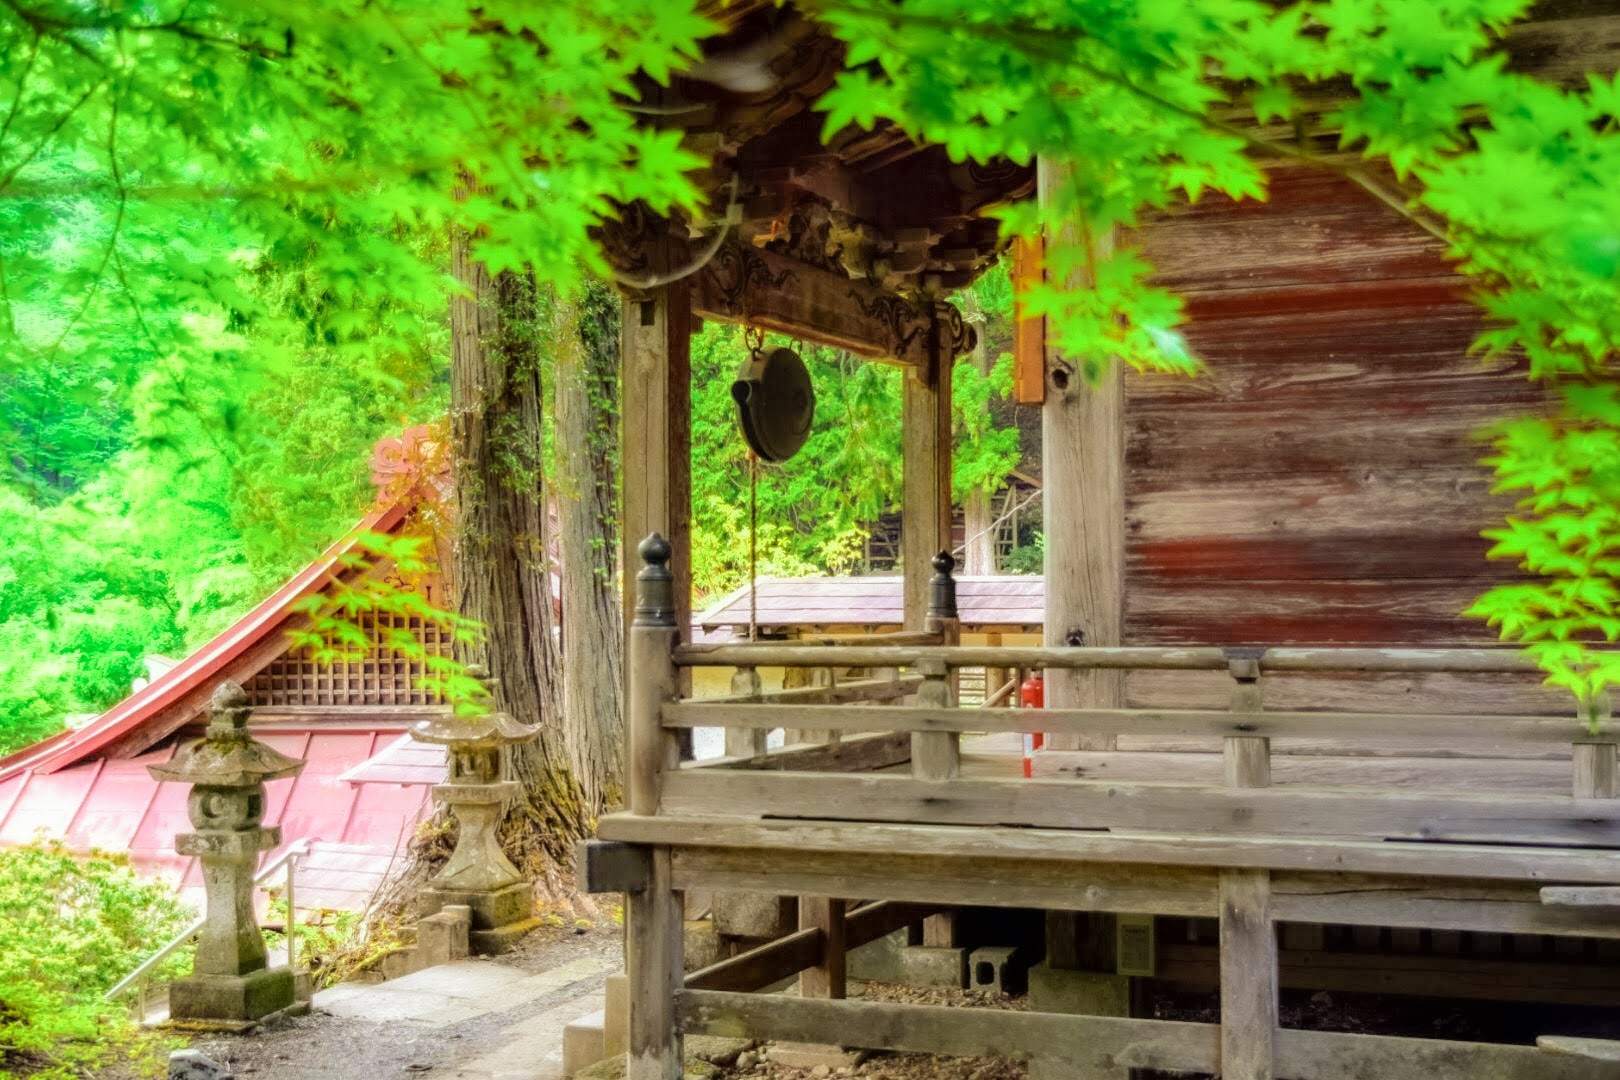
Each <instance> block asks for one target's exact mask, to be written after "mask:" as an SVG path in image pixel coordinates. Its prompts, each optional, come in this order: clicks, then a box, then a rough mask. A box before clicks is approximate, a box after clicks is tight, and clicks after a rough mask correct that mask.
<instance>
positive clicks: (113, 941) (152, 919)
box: [0, 841, 190, 1078]
mask: <svg viewBox="0 0 1620 1080" xmlns="http://www.w3.org/2000/svg"><path fill="white" fill-rule="evenodd" d="M189 919H190V913H189V912H188V911H187V910H186V909H185V908H184V907H183V906H182V905H181V904H180V902H179V901H178V900H177V899H176V897H175V895H174V893H173V890H172V889H171V888H170V887H169V886H167V885H166V884H164V883H162V882H156V881H146V880H143V879H141V878H138V877H136V876H135V874H134V873H133V872H132V871H131V870H130V868H129V863H128V860H127V859H125V858H123V857H122V856H113V855H106V854H102V853H93V854H92V855H90V856H89V857H88V858H81V857H79V856H76V855H74V854H73V853H72V852H70V851H68V850H67V848H65V847H64V846H63V845H62V844H61V843H60V842H59V841H46V842H41V843H36V844H30V845H28V846H25V847H20V848H13V849H10V850H0V942H4V943H5V947H4V948H3V949H0V1078H8V1077H12V1076H36V1077H41V1078H45V1077H68V1076H83V1075H85V1074H86V1072H88V1071H90V1070H92V1069H94V1068H95V1067H96V1066H97V1065H98V1064H99V1063H101V1062H102V1061H103V1059H104V1058H106V1057H107V1056H108V1054H109V1052H110V1051H113V1050H117V1051H118V1056H119V1057H120V1058H123V1059H125V1061H126V1062H127V1063H128V1065H129V1067H130V1068H131V1069H132V1070H133V1071H135V1072H143V1071H149V1070H150V1069H155V1068H156V1067H157V1065H158V1064H159V1062H158V1060H157V1058H156V1056H155V1052H156V1050H157V1049H158V1048H157V1047H156V1045H155V1044H154V1043H153V1042H152V1040H150V1039H147V1038H144V1037H141V1036H139V1035H138V1034H137V1032H136V1030H135V1028H134V1025H133V1024H132V1023H131V1021H130V1019H129V1017H128V1015H127V1014H126V1013H125V1012H124V1009H123V1007H122V1006H121V1005H118V1004H107V1003H104V1002H103V1001H102V1000H101V996H102V994H104V993H105V992H106V991H107V990H109V989H111V988H112V986H113V985H114V984H115V983H117V981H118V980H119V979H121V978H123V977H124V976H125V975H127V974H128V973H129V972H130V971H132V970H134V968H135V966H136V965H137V964H139V963H140V962H141V961H142V960H144V959H145V958H146V957H147V956H148V955H150V954H151V952H152V951H153V949H154V948H155V947H156V946H157V945H158V944H160V943H162V942H164V941H167V940H168V939H169V938H170V937H172V936H173V935H174V934H176V933H177V932H179V931H180V930H181V929H183V928H184V926H185V924H186V923H187V922H188V921H189Z"/></svg>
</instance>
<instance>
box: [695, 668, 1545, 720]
mask: <svg viewBox="0 0 1620 1080" xmlns="http://www.w3.org/2000/svg"><path fill="white" fill-rule="evenodd" d="M743 670H752V669H741V670H739V672H738V674H739V675H740V674H741V673H742V671H743ZM758 677H759V676H758V673H757V672H755V675H754V680H755V681H756V682H757V680H758ZM749 685H753V684H752V683H750V684H749ZM920 685H922V679H921V678H920V677H918V676H907V677H906V678H903V679H898V680H896V679H856V680H854V681H853V682H842V683H838V684H837V685H836V686H795V687H793V688H792V689H790V690H772V691H769V692H766V691H763V690H758V689H754V690H750V689H747V688H746V687H745V688H743V689H739V688H738V687H739V682H738V679H737V677H736V676H733V678H732V684H731V694H730V696H728V697H721V698H700V699H699V701H701V702H702V703H703V704H705V705H711V704H712V705H735V704H738V703H746V704H747V705H748V707H750V708H761V707H764V708H775V707H776V706H778V705H834V704H841V703H843V702H847V701H892V700H893V699H895V698H903V697H909V696H911V695H912V694H914V693H916V692H917V687H918V686H920ZM693 704H696V702H693ZM677 708H679V707H678V706H677ZM884 711H885V712H886V711H888V710H884ZM672 715H679V714H678V713H673V714H672ZM760 719H762V720H768V719H770V717H769V716H762V717H760ZM671 726H672V727H691V726H703V727H706V726H708V724H707V722H704V723H703V724H700V725H689V724H672V725H671ZM772 726H773V727H774V726H776V725H774V724H773V725H772ZM790 726H791V725H790ZM874 726H877V725H874ZM1566 727H1567V725H1566ZM841 730H845V731H848V730H852V729H850V728H843V729H841ZM1565 734H1566V735H1567V734H1568V732H1567V730H1566V732H1565Z"/></svg>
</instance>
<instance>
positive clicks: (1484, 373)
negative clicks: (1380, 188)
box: [1125, 169, 1539, 646]
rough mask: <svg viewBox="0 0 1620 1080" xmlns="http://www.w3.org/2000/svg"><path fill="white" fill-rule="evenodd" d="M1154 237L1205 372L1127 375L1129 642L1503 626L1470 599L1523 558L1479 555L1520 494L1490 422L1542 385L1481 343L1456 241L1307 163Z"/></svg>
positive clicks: (1440, 640)
mask: <svg viewBox="0 0 1620 1080" xmlns="http://www.w3.org/2000/svg"><path fill="white" fill-rule="evenodd" d="M1138 242H1140V243H1141V244H1142V245H1143V247H1144V249H1145V251H1146V252H1147V254H1148V255H1149V257H1150V258H1151V259H1152V260H1153V262H1154V263H1155V265H1156V266H1158V267H1159V268H1160V271H1161V276H1162V279H1163V281H1164V282H1165V283H1166V284H1168V285H1170V286H1172V287H1174V288H1175V289H1177V290H1179V291H1180V292H1181V293H1182V294H1183V295H1185V296H1187V298H1188V301H1189V303H1188V312H1189V315H1190V320H1191V321H1190V326H1189V327H1188V337H1189V339H1190V341H1191V343H1192V345H1193V347H1194V349H1195V351H1196V352H1197V353H1198V355H1200V356H1201V357H1202V358H1204V360H1205V361H1206V362H1207V363H1208V366H1209V372H1208V374H1207V375H1206V376H1204V377H1202V378H1198V379H1172V378H1167V377H1159V376H1133V377H1132V378H1130V379H1129V381H1128V383H1127V391H1126V393H1127V403H1126V444H1127V449H1126V466H1125V468H1126V560H1127V569H1126V583H1127V584H1126V590H1125V617H1126V641H1127V642H1128V643H1130V644H1180V643H1199V644H1222V645H1240V644H1256V645H1258V644H1283V643H1288V644H1302V645H1307V644H1308V645H1423V646H1440V645H1470V644H1483V643H1490V642H1492V641H1494V640H1495V636H1494V634H1493V632H1492V631H1490V630H1489V629H1488V628H1487V627H1485V626H1484V625H1483V624H1482V623H1480V622H1478V621H1477V620H1473V619H1464V618H1462V617H1460V612H1461V611H1462V609H1463V608H1464V607H1466V606H1467V605H1468V603H1469V602H1470V601H1471V600H1472V598H1474V597H1475V596H1477V595H1478V594H1479V593H1480V592H1481V591H1482V590H1483V589H1485V588H1486V587H1488V586H1489V585H1490V584H1491V583H1493V582H1495V581H1499V580H1502V579H1503V578H1505V577H1508V576H1511V575H1512V574H1513V573H1515V571H1514V568H1513V567H1511V566H1504V565H1501V564H1489V563H1487V562H1486V561H1485V558H1484V555H1485V551H1486V548H1487V547H1488V543H1487V542H1486V541H1485V540H1483V539H1481V537H1480V535H1479V534H1480V530H1481V529H1483V528H1485V527H1487V526H1489V525H1491V524H1492V523H1494V522H1497V521H1500V520H1501V515H1502V513H1503V512H1504V510H1505V509H1507V508H1508V506H1509V505H1510V504H1509V502H1508V501H1507V500H1505V499H1504V498H1502V497H1499V496H1492V495H1491V494H1490V476H1489V473H1488V471H1487V470H1486V469H1484V468H1482V467H1481V466H1479V465H1478V464H1476V462H1477V459H1478V458H1479V457H1480V456H1481V453H1482V448H1481V445H1480V444H1479V443H1478V442H1477V441H1475V440H1474V439H1473V438H1472V436H1473V435H1474V433H1475V432H1477V431H1478V430H1479V428H1480V427H1481V426H1482V425H1484V424H1486V423H1489V422H1490V421H1493V420H1497V419H1500V418H1502V417H1505V416H1508V415H1512V414H1515V413H1518V412H1522V411H1529V410H1534V409H1535V408H1537V407H1538V402H1539V394H1538V392H1537V391H1536V390H1535V389H1533V388H1532V387H1531V385H1530V384H1529V383H1528V382H1527V381H1526V379H1525V378H1524V374H1523V371H1522V370H1520V369H1518V368H1517V367H1516V366H1515V365H1512V364H1506V363H1503V364H1495V365H1484V364H1482V363H1481V362H1480V361H1479V360H1477V359H1475V358H1473V357H1470V356H1468V355H1467V350H1468V347H1469V345H1470V343H1471V342H1472V340H1473V338H1474V336H1475V334H1476V333H1477V332H1478V330H1479V327H1480V322H1481V317H1480V314H1479V311H1478V309H1477V308H1476V307H1475V306H1474V305H1473V304H1472V303H1470V302H1469V300H1468V295H1467V294H1468V287H1467V283H1466V282H1465V281H1464V280H1463V279H1462V278H1461V277H1460V276H1459V275H1457V274H1456V273H1454V272H1453V271H1452V269H1451V268H1450V267H1449V266H1448V264H1447V263H1446V261H1445V260H1444V259H1443V257H1442V254H1441V250H1440V245H1439V243H1438V242H1437V241H1435V240H1433V239H1432V238H1431V237H1429V236H1428V235H1426V234H1425V233H1423V232H1421V231H1420V230H1418V229H1417V228H1415V227H1413V226H1412V225H1410V224H1408V223H1407V222H1406V221H1405V220H1404V219H1402V218H1401V217H1399V216H1398V215H1396V214H1395V213H1394V212H1393V211H1391V210H1389V209H1388V208H1386V207H1384V206H1383V205H1381V204H1380V203H1378V202H1376V201H1375V200H1373V199H1372V198H1371V197H1369V196H1367V195H1366V194H1364V193H1363V192H1362V191H1361V190H1360V189H1358V188H1357V187H1355V186H1354V185H1352V184H1350V183H1348V182H1346V181H1344V180H1341V179H1339V178H1337V177H1334V176H1331V175H1328V174H1326V173H1322V172H1317V171H1308V170H1304V169H1290V170H1284V171H1281V172H1279V173H1278V174H1276V175H1275V177H1274V180H1273V186H1272V196H1271V200H1270V202H1269V203H1265V204H1257V203H1252V202H1251V203H1245V204H1241V205H1236V204H1233V203H1231V202H1229V201H1227V200H1224V199H1220V198H1205V199H1204V200H1202V201H1201V202H1200V203H1199V204H1198V205H1197V206H1195V207H1192V208H1190V209H1187V210H1184V211H1181V212H1178V213H1175V214H1171V215H1167V216H1166V217H1165V218H1163V219H1162V220H1160V221H1158V222H1157V223H1155V224H1153V225H1151V226H1149V227H1147V228H1146V229H1144V230H1143V231H1142V233H1141V234H1140V235H1139V236H1138Z"/></svg>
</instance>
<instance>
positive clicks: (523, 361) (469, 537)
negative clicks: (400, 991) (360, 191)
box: [450, 236, 587, 878]
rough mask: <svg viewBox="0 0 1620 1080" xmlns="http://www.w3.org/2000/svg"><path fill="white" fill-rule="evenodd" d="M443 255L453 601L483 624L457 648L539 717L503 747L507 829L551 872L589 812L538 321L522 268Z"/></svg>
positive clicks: (513, 706)
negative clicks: (567, 689) (562, 619)
mask: <svg viewBox="0 0 1620 1080" xmlns="http://www.w3.org/2000/svg"><path fill="white" fill-rule="evenodd" d="M451 258H452V267H453V270H454V273H455V275H456V277H457V279H458V280H459V281H460V282H461V283H462V284H463V285H464V286H465V287H466V291H467V295H462V296H457V297H456V298H455V299H454V300H453V301H452V303H451V308H450V333H451V366H450V383H451V397H450V402H451V404H450V426H451V440H452V443H453V446H454V460H455V502H454V505H455V522H454V526H453V536H454V540H453V544H452V561H453V563H454V571H455V572H454V573H453V575H452V577H453V580H454V589H455V594H456V608H457V610H458V611H459V612H460V613H461V614H462V615H463V616H466V617H468V618H471V619H476V620H477V621H478V622H479V623H481V624H482V625H483V633H482V634H481V635H480V639H479V640H478V641H477V642H476V643H474V644H471V645H469V646H467V647H466V648H465V650H464V655H463V657H462V658H463V659H464V660H465V661H466V662H468V663H479V664H482V665H483V666H484V667H486V668H487V669H488V670H489V672H490V674H491V675H492V676H493V677H494V679H495V680H496V682H495V704H496V707H498V708H501V709H504V710H505V711H507V712H509V713H511V715H512V716H513V717H514V718H515V719H517V720H518V721H520V722H522V723H529V724H537V725H539V728H540V732H539V735H538V736H537V737H536V738H535V739H534V740H533V741H532V742H529V743H526V744H523V745H521V746H519V747H516V748H515V749H514V752H513V754H512V757H511V763H512V770H513V778H514V779H516V780H518V781H520V782H521V783H522V784H523V786H524V791H525V794H526V798H523V799H519V800H517V801H516V802H515V803H514V805H513V806H512V807H511V808H510V809H509V810H508V813H507V820H506V823H505V826H504V829H503V831H504V839H505V841H506V847H507V850H508V852H509V853H511V854H513V855H514V856H515V857H516V859H517V861H518V862H519V865H520V867H521V868H522V869H523V870H524V871H525V872H526V873H529V874H532V875H536V876H542V875H543V876H546V877H548V878H549V877H551V876H553V874H554V872H555V869H556V867H557V866H558V865H566V862H567V860H568V859H569V858H570V851H571V849H572V846H573V843H574V841H575V840H576V839H578V838H579V836H580V835H582V833H583V831H584V828H585V824H586V820H587V815H586V813H585V811H584V808H583V805H582V803H581V799H580V791H579V785H578V782H577V780H576V779H575V776H574V773H573V770H572V768H571V767H570V762H569V756H568V752H567V740H566V736H565V733H564V724H563V719H562V716H563V714H562V709H561V707H560V700H559V692H560V687H561V679H560V678H559V674H558V667H559V663H558V652H557V645H556V639H555V637H554V629H555V620H554V618H553V615H552V596H551V581H550V570H551V566H550V562H551V560H550V558H549V552H548V548H549V537H548V536H547V532H548V530H547V527H546V497H545V480H544V475H543V468H542V467H543V462H544V446H545V439H544V427H543V419H544V405H543V398H542V392H541V387H542V384H541V354H542V350H541V349H540V347H539V346H540V339H539V331H540V330H541V329H542V328H543V327H545V326H546V324H547V320H546V319H545V318H544V314H545V313H544V312H543V311H542V307H543V305H542V299H543V298H542V297H541V296H540V295H539V292H538V290H537V288H536V285H535V281H534V278H533V276H532V275H531V274H528V273H512V272H507V273H502V274H501V275H500V276H499V277H496V278H494V279H492V278H491V277H490V276H489V273H488V272H487V271H486V270H485V269H484V267H483V266H482V265H481V264H479V263H477V262H476V261H474V260H473V259H472V258H471V257H470V255H469V252H468V248H467V242H466V237H464V236H462V237H457V239H456V241H455V244H454V249H453V251H452V255H451Z"/></svg>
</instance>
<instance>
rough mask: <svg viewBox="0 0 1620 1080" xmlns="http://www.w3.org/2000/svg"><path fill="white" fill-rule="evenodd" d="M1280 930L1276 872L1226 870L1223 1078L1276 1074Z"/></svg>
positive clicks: (1261, 1078)
mask: <svg viewBox="0 0 1620 1080" xmlns="http://www.w3.org/2000/svg"><path fill="white" fill-rule="evenodd" d="M1276 1032H1277V933H1276V930H1275V929H1274V927H1273V926H1272V922H1271V874H1270V872H1269V871H1266V870H1223V871H1221V1071H1220V1075H1221V1078H1222V1080H1273V1077H1274V1076H1275V1075H1276V1074H1275V1067H1274V1065H1273V1061H1274V1057H1275V1046H1274V1044H1275V1042H1276Z"/></svg>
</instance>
